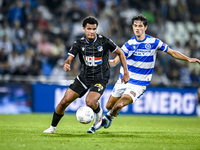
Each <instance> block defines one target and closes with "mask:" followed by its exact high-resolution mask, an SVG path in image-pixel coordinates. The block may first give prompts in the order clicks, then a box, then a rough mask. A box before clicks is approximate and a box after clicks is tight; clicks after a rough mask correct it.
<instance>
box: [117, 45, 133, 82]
mask: <svg viewBox="0 0 200 150" xmlns="http://www.w3.org/2000/svg"><path fill="white" fill-rule="evenodd" d="M115 53H116V54H117V55H118V56H119V59H120V61H121V63H122V66H123V68H124V76H123V77H122V82H124V83H127V82H128V81H129V80H130V77H129V72H128V67H127V62H126V57H125V55H124V52H123V51H122V50H121V49H120V48H119V47H117V50H116V51H115Z"/></svg>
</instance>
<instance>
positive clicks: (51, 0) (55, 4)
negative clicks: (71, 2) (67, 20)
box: [45, 0, 62, 14]
mask: <svg viewBox="0 0 200 150" xmlns="http://www.w3.org/2000/svg"><path fill="white" fill-rule="evenodd" d="M45 3H46V5H47V7H48V8H49V10H50V11H51V12H52V13H54V14H55V13H56V11H57V10H58V8H59V6H61V4H62V0H45Z"/></svg>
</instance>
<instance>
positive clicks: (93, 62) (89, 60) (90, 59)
mask: <svg viewBox="0 0 200 150" xmlns="http://www.w3.org/2000/svg"><path fill="white" fill-rule="evenodd" d="M83 59H84V61H85V64H86V65H87V66H97V65H98V64H102V58H101V57H94V56H84V57H83Z"/></svg>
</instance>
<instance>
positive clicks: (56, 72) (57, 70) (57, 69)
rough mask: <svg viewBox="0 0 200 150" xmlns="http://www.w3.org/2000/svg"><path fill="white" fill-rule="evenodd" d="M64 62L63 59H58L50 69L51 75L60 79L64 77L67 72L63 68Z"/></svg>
mask: <svg viewBox="0 0 200 150" xmlns="http://www.w3.org/2000/svg"><path fill="white" fill-rule="evenodd" d="M64 62H65V59H59V60H58V61H57V63H56V65H55V66H54V68H53V69H52V72H51V77H53V78H56V79H62V78H65V77H66V76H67V74H68V72H66V71H64V70H63V64H64Z"/></svg>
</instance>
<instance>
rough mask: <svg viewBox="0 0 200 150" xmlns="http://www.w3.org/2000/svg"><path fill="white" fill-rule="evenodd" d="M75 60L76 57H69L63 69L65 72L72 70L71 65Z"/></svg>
mask: <svg viewBox="0 0 200 150" xmlns="http://www.w3.org/2000/svg"><path fill="white" fill-rule="evenodd" d="M73 59H74V57H72V56H70V55H69V56H68V58H67V60H66V61H65V63H64V65H63V69H64V70H65V71H70V70H71V68H70V65H71V63H72V60H73Z"/></svg>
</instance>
